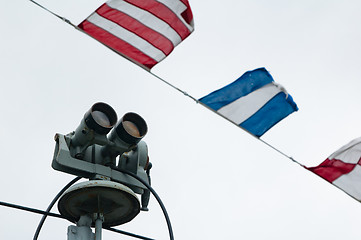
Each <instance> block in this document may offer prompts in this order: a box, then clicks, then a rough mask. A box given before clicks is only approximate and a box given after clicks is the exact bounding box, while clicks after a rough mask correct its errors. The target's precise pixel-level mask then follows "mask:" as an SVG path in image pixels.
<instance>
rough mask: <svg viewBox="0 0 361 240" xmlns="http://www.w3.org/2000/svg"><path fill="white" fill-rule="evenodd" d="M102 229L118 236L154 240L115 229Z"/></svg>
mask: <svg viewBox="0 0 361 240" xmlns="http://www.w3.org/2000/svg"><path fill="white" fill-rule="evenodd" d="M103 229H106V230H108V231H111V232H116V233H120V234H123V235H127V236H130V237H134V238H139V239H144V240H155V239H153V238H147V237H143V236H140V235H136V234H134V233H129V232H125V231H122V230H119V229H115V228H110V227H103Z"/></svg>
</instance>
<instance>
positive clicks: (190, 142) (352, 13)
mask: <svg viewBox="0 0 361 240" xmlns="http://www.w3.org/2000/svg"><path fill="white" fill-rule="evenodd" d="M39 3H41V4H42V5H44V6H45V7H47V8H49V9H51V10H52V11H54V12H56V13H58V14H60V15H62V16H65V17H67V18H68V19H69V20H71V21H72V22H73V23H74V24H79V23H80V22H81V21H82V20H83V19H85V18H86V17H87V16H88V15H89V14H90V13H91V12H92V11H94V10H95V9H96V8H97V7H98V6H100V5H101V4H102V3H103V2H102V1H99V0H73V1H71V0H62V1H57V0H39ZM190 5H191V7H192V10H193V14H194V21H195V31H194V33H193V34H192V35H190V36H189V37H188V38H187V39H186V40H185V41H184V42H182V43H181V44H180V45H179V46H178V47H177V48H176V49H175V50H174V52H173V53H171V55H170V56H169V57H168V58H166V59H165V60H164V61H163V62H161V63H159V64H158V65H157V66H155V67H154V68H153V70H152V72H153V73H155V74H157V75H158V76H160V77H162V78H164V79H165V80H167V81H169V82H170V83H172V84H174V85H176V86H177V87H179V88H181V89H183V90H185V91H186V92H188V93H189V94H190V95H192V96H194V97H195V98H200V97H202V96H204V95H206V94H208V93H209V92H211V91H213V90H215V89H218V88H220V87H222V86H224V85H226V84H228V83H230V82H232V81H234V80H235V79H237V78H238V77H239V76H240V75H242V74H243V73H244V72H246V71H248V70H253V69H255V68H259V67H265V68H266V69H267V70H269V72H270V73H271V74H272V76H273V78H274V79H275V81H276V82H278V83H280V84H282V85H283V86H284V87H285V88H286V89H287V90H288V92H289V93H290V94H291V95H292V96H293V98H294V100H295V102H296V103H297V105H298V107H299V111H298V112H296V113H293V114H292V115H290V116H289V117H287V118H286V119H284V120H283V121H281V122H280V123H279V124H277V125H276V126H275V127H273V128H272V129H271V130H270V131H268V132H267V133H266V134H265V135H264V136H263V137H262V139H263V140H265V141H267V142H268V143H270V144H272V145H273V146H275V147H277V148H279V149H280V150H281V151H283V152H285V153H286V154H287V155H290V156H292V157H293V158H295V159H296V160H297V161H299V162H300V163H302V164H304V165H306V166H316V165H318V164H319V163H321V162H322V161H323V160H325V159H326V158H327V157H328V156H329V155H330V154H331V153H332V152H334V151H335V150H337V149H338V148H340V147H341V146H342V145H344V144H346V143H348V142H349V141H351V140H352V139H354V138H356V137H360V135H361V125H360V119H361V110H360V103H361V94H360V89H361V81H360V78H361V77H360V69H361V44H360V43H361V30H360V29H361V15H360V10H361V2H360V1H357V0H346V1H340V0H338V1H336V0H303V1H290V0H287V1H286V0H283V1H282V0H273V1H270V0H267V1H266V0H244V1H236V0H222V1H215V0H208V1H199V0H198V1H197V0H195V1H191V0H190ZM0 14H1V18H2V21H1V22H0V27H1V40H0V41H1V45H0V70H1V71H0V77H1V83H2V86H1V88H0V104H1V118H0V133H1V138H0V159H1V165H2V167H1V169H2V181H0V190H1V194H0V196H1V197H0V201H5V202H11V203H15V204H19V205H24V206H28V207H34V208H38V209H44V210H45V209H46V208H47V206H48V204H49V203H50V202H51V200H52V199H53V197H54V196H55V195H56V194H57V192H58V191H59V190H60V189H61V188H62V187H63V186H64V185H66V184H67V183H68V182H69V181H70V180H71V179H73V178H74V176H72V175H69V174H66V173H62V172H58V171H55V170H53V169H52V168H51V166H50V164H51V161H52V157H53V151H54V146H55V141H54V140H53V136H54V135H55V133H62V134H67V133H69V132H71V131H73V130H75V128H76V127H77V126H78V124H79V123H80V121H81V119H82V117H83V115H84V113H85V112H86V111H87V110H88V109H89V108H90V107H91V106H92V104H94V103H95V102H98V101H102V102H106V103H108V104H110V105H111V106H112V107H113V108H114V109H115V110H116V111H117V113H118V118H120V117H121V116H122V115H123V114H124V113H126V112H129V111H133V112H137V113H138V114H140V115H141V116H143V117H144V119H145V120H146V121H147V123H148V128H149V130H148V134H147V136H146V137H145V138H144V141H145V142H146V143H147V144H148V148H149V155H150V160H151V162H152V163H153V169H152V171H151V175H152V186H153V187H154V189H155V190H156V191H157V192H158V194H159V195H160V197H161V198H162V200H163V202H164V204H165V206H166V208H167V210H168V213H169V216H170V219H171V222H172V225H173V230H174V235H175V239H187V240H188V239H209V240H216V239H250V240H263V239H278V240H286V239H287V240H288V239H293V240H301V239H302V240H304V239H308V240H313V239H328V240H336V239H337V240H339V239H358V238H361V232H360V230H359V229H360V224H361V220H360V216H361V205H360V203H359V202H357V201H355V200H354V199H352V198H351V197H349V196H348V195H346V194H345V193H343V192H342V191H340V190H339V189H337V188H336V187H334V186H332V185H331V184H329V183H327V182H326V181H324V180H323V179H321V178H319V177H318V176H316V175H314V174H313V173H311V172H308V171H307V170H305V169H303V168H302V167H300V166H298V165H297V164H295V163H293V162H291V161H290V160H289V159H287V158H285V157H284V156H282V155H281V154H279V153H278V152H276V151H274V150H273V149H271V148H269V147H268V146H267V145H265V144H263V143H262V142H260V141H258V140H257V139H255V138H254V137H252V136H250V135H249V134H247V133H246V132H244V131H242V130H241V129H239V128H237V127H236V126H234V125H232V124H230V123H229V122H227V121H225V120H224V119H222V118H221V117H219V116H217V115H216V114H214V113H212V112H211V111H209V110H207V109H205V108H204V107H202V106H201V105H197V104H196V103H195V102H194V101H192V100H191V99H189V98H187V97H185V96H184V95H182V94H180V93H179V92H177V91H175V90H174V89H172V88H170V87H169V86H167V85H166V84H164V83H162V82H161V81H159V80H158V79H156V78H155V77H154V76H152V75H150V74H149V73H147V72H146V71H144V70H142V69H141V68H139V67H138V66H136V65H134V64H132V63H131V62H129V61H127V60H125V59H124V58H122V57H120V56H119V55H117V54H115V53H114V52H112V51H110V50H109V49H107V48H105V47H104V46H102V45H101V44H99V43H98V42H96V41H95V40H93V39H91V38H90V37H88V36H86V35H85V34H83V33H81V32H79V31H77V30H75V29H74V28H72V27H71V26H70V25H68V24H66V23H64V22H62V21H61V20H59V19H58V18H56V17H54V16H52V15H51V14H49V13H48V12H46V11H44V10H43V9H41V8H39V7H37V6H36V5H35V4H33V3H31V2H30V1H16V0H12V1H6V2H4V3H3V4H2V7H1V8H0ZM53 212H57V207H55V208H54V209H53ZM40 218H41V216H40V215H36V214H32V213H27V212H23V211H20V210H14V209H9V208H5V207H1V206H0V226H1V227H0V229H1V231H0V239H32V237H33V234H34V232H35V229H36V227H37V224H38V222H39V220H40ZM70 224H71V223H70V222H67V221H65V220H61V219H54V218H48V219H47V221H46V223H45V224H44V226H43V229H42V231H41V234H40V236H39V240H40V239H52V240H63V239H66V231H67V226H68V225H70ZM118 228H119V229H122V230H125V231H130V232H134V233H137V234H140V235H143V236H148V237H152V238H156V239H169V238H168V232H167V225H166V222H165V220H164V217H163V215H162V212H161V210H160V208H159V206H158V204H157V202H156V201H155V199H154V198H152V199H151V203H150V211H149V212H146V213H143V212H142V213H140V214H139V215H138V216H137V217H136V218H135V219H134V220H133V221H131V222H130V223H127V224H125V225H122V226H118ZM103 239H104V240H115V239H133V238H128V237H125V236H122V235H119V234H116V233H109V232H106V231H104V233H103Z"/></svg>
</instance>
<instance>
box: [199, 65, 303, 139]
mask: <svg viewBox="0 0 361 240" xmlns="http://www.w3.org/2000/svg"><path fill="white" fill-rule="evenodd" d="M199 101H200V102H201V103H203V104H205V105H206V106H208V107H209V108H211V109H213V110H214V111H216V112H217V113H218V114H220V115H222V116H224V117H225V118H227V119H228V120H230V121H231V122H233V123H235V124H237V125H239V126H240V127H241V128H243V129H245V130H247V131H248V132H250V133H251V134H253V135H255V136H257V137H260V136H262V135H263V134H264V133H265V132H266V131H268V130H269V129H270V128H271V127H273V126H274V125H275V124H276V123H278V122H279V121H281V120H282V119H283V118H285V117H287V116H288V115H289V114H291V113H292V112H294V111H297V110H298V108H297V105H296V103H295V102H293V99H292V97H291V95H289V94H288V93H287V92H286V90H285V89H284V88H283V87H282V86H281V85H279V84H277V83H275V82H274V81H273V78H272V76H271V75H270V74H269V73H268V72H267V70H266V69H265V68H259V69H256V70H253V71H249V72H246V73H245V74H243V75H242V76H241V77H240V78H238V79H237V80H236V81H234V82H233V83H231V84H229V85H227V86H225V87H223V88H221V89H218V90H216V91H214V92H212V93H210V94H208V95H207V96H205V97H203V98H200V99H199Z"/></svg>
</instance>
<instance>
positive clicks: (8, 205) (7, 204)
mask: <svg viewBox="0 0 361 240" xmlns="http://www.w3.org/2000/svg"><path fill="white" fill-rule="evenodd" d="M0 205H2V206H5V207H10V208H15V209H19V210H23V211H27V212H32V213H37V214H41V215H46V216H50V217H56V218H61V219H65V220H68V219H67V218H66V217H64V216H63V215H60V214H58V213H52V212H46V211H42V210H39V209H35V208H29V207H24V206H20V205H16V204H12V203H7V202H0ZM104 229H106V230H108V231H112V232H116V233H120V234H124V235H127V236H131V237H134V238H139V239H144V240H154V239H153V238H147V237H143V236H140V235H137V234H134V233H129V232H125V231H122V230H119V229H115V228H110V227H107V228H104Z"/></svg>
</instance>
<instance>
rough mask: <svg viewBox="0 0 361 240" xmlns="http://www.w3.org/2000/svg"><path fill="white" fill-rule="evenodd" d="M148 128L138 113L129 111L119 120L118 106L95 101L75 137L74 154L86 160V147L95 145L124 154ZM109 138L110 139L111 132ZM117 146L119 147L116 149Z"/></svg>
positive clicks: (71, 150) (71, 147)
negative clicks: (113, 106) (115, 107)
mask: <svg viewBox="0 0 361 240" xmlns="http://www.w3.org/2000/svg"><path fill="white" fill-rule="evenodd" d="M147 131H148V127H147V124H146V122H145V120H144V119H143V118H142V117H141V116H139V115H138V114H136V113H132V112H129V113H126V114H125V115H124V116H123V117H122V118H121V119H120V120H119V121H118V117H117V114H116V112H115V111H114V109H113V108H112V107H111V106H109V105H108V104H106V103H102V102H98V103H95V104H94V105H93V106H92V107H91V108H90V109H89V110H88V111H87V112H86V113H85V115H84V118H83V119H82V121H81V122H80V125H79V126H78V128H77V129H76V130H75V132H74V133H73V134H72V136H71V140H70V153H71V155H72V156H73V157H75V158H78V159H83V158H84V154H85V151H86V149H87V148H88V147H89V146H90V145H93V144H98V145H101V146H103V148H104V149H107V150H109V151H111V153H110V155H114V154H116V155H120V154H122V153H123V152H125V151H129V150H130V148H131V147H132V146H134V145H136V144H138V143H139V141H140V140H141V139H142V138H143V137H144V136H145V135H146V133H147ZM109 132H110V134H109V138H107V134H108V133H109ZM114 149H116V150H114Z"/></svg>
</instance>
